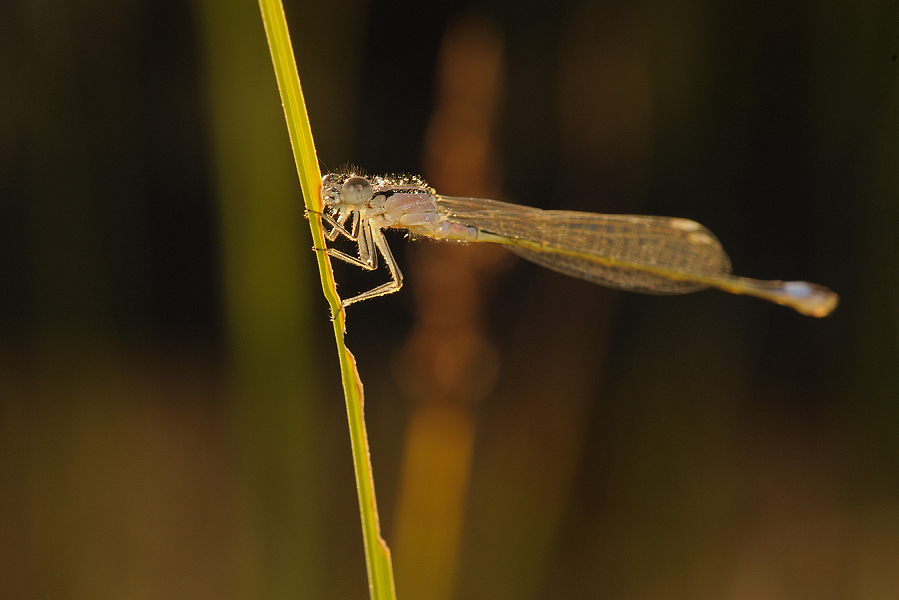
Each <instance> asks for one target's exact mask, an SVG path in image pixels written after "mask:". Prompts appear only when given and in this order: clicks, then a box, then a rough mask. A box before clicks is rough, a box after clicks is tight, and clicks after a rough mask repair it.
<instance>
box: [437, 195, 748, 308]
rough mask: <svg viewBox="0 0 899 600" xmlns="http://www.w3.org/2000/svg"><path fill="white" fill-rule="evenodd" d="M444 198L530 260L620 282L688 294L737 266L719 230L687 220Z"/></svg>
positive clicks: (454, 216) (456, 212)
mask: <svg viewBox="0 0 899 600" xmlns="http://www.w3.org/2000/svg"><path fill="white" fill-rule="evenodd" d="M437 202H438V205H439V206H440V207H441V208H442V209H443V210H444V211H445V214H446V216H447V218H448V219H449V220H450V221H453V222H457V223H460V224H463V225H467V226H470V227H475V228H477V229H478V230H480V231H482V232H486V233H489V234H494V235H495V236H500V237H501V238H507V239H508V243H505V245H506V246H507V247H508V248H509V250H511V251H512V252H514V253H516V254H518V255H520V256H522V257H523V258H526V259H527V260H530V261H532V262H534V263H537V264H538V265H541V266H543V267H546V268H549V269H553V270H554V271H559V272H561V273H565V274H566V275H572V276H574V277H579V278H581V279H586V280H587V281H592V282H594V283H598V284H601V285H605V286H609V287H613V288H618V289H622V290H630V291H637V292H643V293H651V294H682V293H686V292H693V291H696V290H700V289H703V288H705V287H707V286H708V285H710V284H709V282H700V281H697V279H698V278H703V277H708V278H721V277H722V276H723V277H727V276H728V275H729V273H730V269H731V266H730V259H728V257H727V254H725V252H724V250H723V248H722V247H721V244H720V243H719V242H718V240H717V239H716V238H715V236H714V235H713V234H712V232H710V231H709V230H708V229H706V228H705V227H703V226H702V225H700V224H699V223H696V222H694V221H690V220H687V219H677V218H669V217H644V216H631V215H601V214H593V213H583V212H572V211H557V210H540V209H538V208H530V207H526V206H519V205H516V204H509V203H506V202H499V201H497V200H484V199H480V198H452V197H445V196H440V197H439V198H438V200H437ZM488 241H491V240H488ZM492 241H497V242H498V243H504V242H500V241H499V240H492Z"/></svg>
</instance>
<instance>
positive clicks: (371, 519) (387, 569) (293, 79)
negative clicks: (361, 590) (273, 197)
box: [259, 0, 396, 600]
mask: <svg viewBox="0 0 899 600" xmlns="http://www.w3.org/2000/svg"><path fill="white" fill-rule="evenodd" d="M259 7H260V9H261V11H262V20H263V23H264V25H265V33H266V37H267V38H268V44H269V50H270V51H271V55H272V62H273V64H274V67H275V75H276V77H277V80H278V89H279V90H280V92H281V102H282V104H283V105H284V116H285V118H286V120H287V129H288V131H289V133H290V143H291V145H292V147H293V154H294V158H295V160H296V164H297V173H298V174H299V177H300V184H301V186H302V188H303V197H304V198H305V203H306V209H307V210H310V211H316V212H320V211H321V201H320V196H319V194H320V188H321V173H319V170H318V158H317V157H316V154H315V144H314V141H313V139H312V130H311V128H310V126H309V116H308V115H307V114H306V104H305V102H304V101H303V90H302V88H301V87H300V78H299V75H298V73H297V68H296V62H295V61H294V55H293V47H292V45H291V43H290V34H289V33H288V30H287V21H286V19H285V17H284V7H283V6H282V4H281V0H259ZM309 226H310V228H311V229H312V239H313V241H314V243H315V247H316V248H324V247H325V239H324V235H323V232H322V226H321V222H320V220H319V219H317V218H314V217H312V218H310V219H309ZM316 255H317V257H318V267H319V272H320V273H321V282H322V290H323V292H324V294H325V298H326V299H327V300H328V304H329V305H330V306H331V314H332V321H333V324H334V337H335V339H336V342H337V354H338V356H339V358H340V372H341V375H342V379H343V392H344V396H345V397H346V405H347V418H348V420H349V427H350V440H351V442H352V450H353V467H354V470H355V473H356V489H357V491H358V494H359V512H360V514H361V518H362V535H363V540H364V544H365V562H366V567H367V569H368V582H369V593H370V595H371V598H373V599H375V600H385V599H392V598H395V597H396V592H395V590H394V583H393V566H392V564H391V560H390V550H389V549H388V548H387V544H385V543H384V540H383V539H382V538H381V528H380V524H379V520H378V508H377V503H376V501H375V485H374V478H373V476H372V469H371V460H370V457H369V449H368V434H367V433H366V430H365V420H364V417H363V394H362V382H361V381H360V379H359V373H358V371H357V370H356V361H355V359H354V358H353V355H352V354H351V353H350V351H349V350H348V349H347V347H346V345H345V344H344V334H345V314H344V311H343V310H342V309H341V308H340V297H339V296H338V295H337V289H336V287H335V284H334V273H333V272H332V270H331V263H330V261H329V260H328V256H327V255H326V254H325V253H324V252H317V253H316Z"/></svg>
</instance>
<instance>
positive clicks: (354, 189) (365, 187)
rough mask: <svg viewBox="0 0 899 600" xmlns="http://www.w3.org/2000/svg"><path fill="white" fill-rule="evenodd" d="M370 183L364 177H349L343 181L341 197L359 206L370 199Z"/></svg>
mask: <svg viewBox="0 0 899 600" xmlns="http://www.w3.org/2000/svg"><path fill="white" fill-rule="evenodd" d="M371 193H372V189H371V183H370V182H369V181H368V179H366V178H365V177H350V178H349V179H347V180H346V181H344V182H343V188H341V190H340V196H341V199H342V200H343V201H344V202H346V203H347V204H352V205H353V206H361V205H363V204H365V203H366V202H368V201H369V200H371Z"/></svg>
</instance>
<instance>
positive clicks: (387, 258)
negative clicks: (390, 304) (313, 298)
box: [340, 223, 403, 308]
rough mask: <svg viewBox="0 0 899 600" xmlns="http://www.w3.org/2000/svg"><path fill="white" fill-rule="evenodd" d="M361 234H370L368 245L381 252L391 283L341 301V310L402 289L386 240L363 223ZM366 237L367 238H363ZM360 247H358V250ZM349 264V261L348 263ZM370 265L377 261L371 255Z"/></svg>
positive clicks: (378, 231)
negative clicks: (372, 245)
mask: <svg viewBox="0 0 899 600" xmlns="http://www.w3.org/2000/svg"><path fill="white" fill-rule="evenodd" d="M362 230H363V233H364V232H365V231H368V232H369V233H370V237H369V243H372V242H373V243H374V245H375V246H377V249H378V250H379V251H380V252H381V256H383V257H384V262H385V263H387V268H388V269H389V270H390V276H391V281H388V282H387V283H385V284H382V285H379V286H378V287H376V288H373V289H370V290H368V291H367V292H362V293H361V294H358V295H356V296H353V297H352V298H348V299H346V300H343V301H342V302H341V303H340V307H341V308H346V307H347V306H349V305H350V304H354V303H356V302H361V301H362V300H368V299H369V298H377V297H378V296H386V295H387V294H392V293H394V292H397V291H399V290H400V288H402V287H403V273H402V271H400V267H399V265H397V264H396V259H395V258H394V257H393V253H392V252H391V251H390V246H389V245H388V244H387V240H386V239H385V238H384V233H383V232H382V231H381V230H380V228H378V227H377V226H375V225H374V224H372V223H364V224H363V225H362ZM364 237H368V236H364ZM361 247H362V246H361V245H360V248H361ZM348 262H349V261H348ZM372 263H374V264H377V259H376V256H375V254H374V252H373V253H372Z"/></svg>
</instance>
